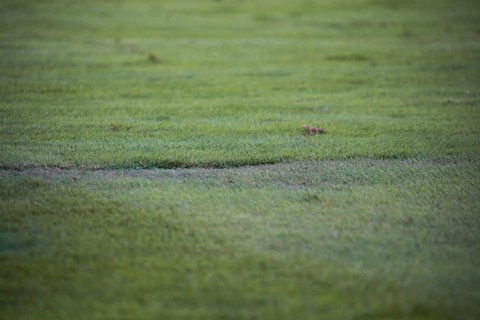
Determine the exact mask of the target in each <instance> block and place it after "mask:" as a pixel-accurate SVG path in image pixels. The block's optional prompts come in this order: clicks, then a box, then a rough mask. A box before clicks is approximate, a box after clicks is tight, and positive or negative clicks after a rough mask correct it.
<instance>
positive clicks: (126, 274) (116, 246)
mask: <svg viewBox="0 0 480 320" xmlns="http://www.w3.org/2000/svg"><path fill="white" fill-rule="evenodd" d="M479 172H480V170H479V167H478V158H437V159H436V160H434V161H424V160H423V161H418V160H389V161H379V160H351V161H343V162H342V161H330V162H320V163H315V162H310V163H293V164H288V165H274V166H266V167H263V166H262V167H257V168H255V167H245V168H238V169H222V170H212V169H208V170H197V169H192V170H186V171H185V170H158V169H157V170H150V171H142V170H140V171H138V170H133V171H132V170H130V171H125V170H123V171H122V170H118V171H93V172H84V171H65V170H64V171H55V170H49V169H47V170H45V169H32V170H26V171H22V172H17V173H14V172H3V177H2V179H1V180H0V181H1V182H0V183H1V188H2V190H3V192H2V195H1V202H0V210H2V211H3V214H2V216H1V219H2V221H1V223H2V226H3V227H2V230H1V243H2V245H1V257H2V260H1V263H2V268H1V279H2V281H1V282H0V290H1V292H2V299H1V309H2V317H3V318H4V319H112V318H122V319H176V318H184V319H192V318H198V319H200V318H201V319H252V318H257V319H318V318H323V319H475V318H477V317H478V316H480V309H479V308H478V301H479V299H480V292H479V290H478V288H479V285H480V273H479V269H478V264H479V263H480V260H479V256H478V254H477V253H478V251H479V249H480V242H479V238H478V231H479V227H480V225H479V224H480V219H479V217H478V212H479V210H480V202H479V198H478V193H479V184H478V181H479V178H480V177H479Z"/></svg>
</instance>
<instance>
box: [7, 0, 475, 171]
mask: <svg viewBox="0 0 480 320" xmlns="http://www.w3.org/2000/svg"><path fill="white" fill-rule="evenodd" d="M478 9H479V6H478V1H473V0H472V1H467V0H463V1H426V0H424V1H413V0H412V1H379V0H363V1H336V0H335V1H333V0H332V1H327V0H323V1H273V0H270V1H269V0H262V1H228V0H225V1H207V0H201V1H198V0H190V1H189V0H182V1H176V0H175V1H146V0H144V1H81V2H78V1H53V0H52V1H26V0H25V1H1V3H0V55H1V57H2V59H0V103H1V104H0V164H1V165H2V166H4V167H22V166H38V165H41V166H44V165H47V166H60V167H78V166H81V167H85V168H93V167H111V168H112V167H115V168H119V167H122V168H124V167H139V166H140V167H169V168H170V167H190V166H215V167H225V166H234V165H246V164H261V163H275V162H281V161H294V160H319V159H346V158H354V157H371V158H406V157H411V156H416V157H420V156H432V155H433V156H435V155H442V154H450V155H453V154H460V153H461V154H472V153H476V152H477V151H478V149H479V141H480V139H479V135H478V123H479V121H480V115H479V112H478V107H479V105H480V98H479V97H480V92H479V87H480V79H479V76H478V74H479V73H480V64H479V61H480V41H479V40H480V36H479V30H480V24H479V23H478V21H480V10H478ZM304 124H309V125H313V126H318V127H322V128H325V129H326V130H327V132H328V133H327V134H326V135H322V136H313V137H306V136H304V135H303V131H302V125H304Z"/></svg>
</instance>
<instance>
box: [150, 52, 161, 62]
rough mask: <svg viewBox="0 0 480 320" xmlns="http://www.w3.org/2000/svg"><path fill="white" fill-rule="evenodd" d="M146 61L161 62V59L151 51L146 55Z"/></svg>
mask: <svg viewBox="0 0 480 320" xmlns="http://www.w3.org/2000/svg"><path fill="white" fill-rule="evenodd" d="M148 61H150V62H151V63H162V60H160V59H159V58H158V57H157V56H156V55H154V54H153V53H150V54H149V55H148Z"/></svg>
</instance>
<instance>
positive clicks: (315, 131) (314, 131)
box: [303, 125, 327, 134]
mask: <svg viewBox="0 0 480 320" xmlns="http://www.w3.org/2000/svg"><path fill="white" fill-rule="evenodd" d="M303 129H305V133H306V134H324V133H327V131H325V129H323V128H316V127H312V126H309V125H304V126H303Z"/></svg>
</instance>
